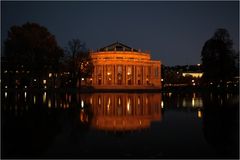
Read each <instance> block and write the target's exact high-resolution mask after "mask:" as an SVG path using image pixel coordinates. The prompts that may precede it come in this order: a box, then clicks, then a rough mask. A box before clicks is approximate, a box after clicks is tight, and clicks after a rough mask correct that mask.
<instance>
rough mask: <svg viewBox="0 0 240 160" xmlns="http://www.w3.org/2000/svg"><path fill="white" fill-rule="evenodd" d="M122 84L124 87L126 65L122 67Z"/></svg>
mask: <svg viewBox="0 0 240 160" xmlns="http://www.w3.org/2000/svg"><path fill="white" fill-rule="evenodd" d="M122 84H123V85H126V65H122Z"/></svg>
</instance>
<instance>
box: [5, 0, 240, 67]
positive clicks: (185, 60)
mask: <svg viewBox="0 0 240 160" xmlns="http://www.w3.org/2000/svg"><path fill="white" fill-rule="evenodd" d="M1 9H2V10H1V20H2V21H1V23H2V25H1V27H2V30H1V32H2V33H1V34H2V35H1V36H2V40H4V39H6V37H7V31H8V30H9V28H10V27H11V26H12V25H22V24H24V23H26V22H36V23H39V24H40V25H43V26H45V27H47V28H48V30H49V31H50V32H51V33H52V34H54V35H55V36H56V39H57V41H58V43H59V45H60V46H61V47H65V46H66V45H67V42H68V41H69V40H71V39H73V38H79V39H80V40H82V41H84V42H86V44H87V47H88V48H92V49H94V50H96V49H97V48H101V47H104V46H106V45H108V44H111V43H113V42H115V41H119V42H122V43H124V44H126V45H128V46H130V47H133V48H136V49H142V50H150V51H151V55H152V58H153V59H157V60H161V61H162V63H163V64H165V65H170V66H173V65H185V64H197V63H200V62H201V57H200V55H201V49H202V47H203V45H204V43H205V41H206V40H208V39H209V38H210V37H211V36H212V35H213V34H214V32H215V30H216V29H217V28H226V29H227V30H228V31H229V33H230V36H231V37H232V39H233V41H234V43H235V45H234V48H236V49H238V48H239V39H238V37H239V23H238V22H239V2H237V1H235V2H221V1H219V2H207V1H202V2H194V1H192V2H176V1H175V2H173V1H170V2H163V1H159V2H126V1H125V2H107V1H105V2H80V1H79V2H76V1H75V2H74V1H73V2H46V1H45V2H44V1H42V2H2V1H1Z"/></svg>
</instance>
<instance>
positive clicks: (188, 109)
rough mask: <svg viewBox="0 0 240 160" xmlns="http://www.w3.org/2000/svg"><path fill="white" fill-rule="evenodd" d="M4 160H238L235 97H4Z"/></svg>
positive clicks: (23, 94) (44, 94)
mask: <svg viewBox="0 0 240 160" xmlns="http://www.w3.org/2000/svg"><path fill="white" fill-rule="evenodd" d="M1 94H2V95H1V123H2V125H1V127H2V128H1V131H2V132H1V136H2V137H1V144H2V146H1V154H2V155H1V156H2V158H238V157H239V147H238V146H239V95H238V94H233V93H224V94H220V93H219V94H218V93H204V94H201V93H141V94H136V93H95V94H79V93H61V92H56V93H52V92H51V93H50V92H34V93H33V92H24V91H14V92H13V91H12V92H4V91H2V93H1Z"/></svg>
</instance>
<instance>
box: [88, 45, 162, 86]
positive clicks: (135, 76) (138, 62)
mask: <svg viewBox="0 0 240 160" xmlns="http://www.w3.org/2000/svg"><path fill="white" fill-rule="evenodd" d="M91 58H92V62H93V65H94V71H93V74H92V77H91V81H88V82H89V83H91V84H89V85H92V86H93V87H94V88H96V89H126V88H127V89H161V62H160V61H155V60H151V57H150V54H149V53H144V52H141V51H138V50H136V49H133V48H130V47H128V46H126V45H124V44H121V43H118V42H117V43H114V44H112V45H109V46H107V47H104V48H101V49H100V50H99V51H97V52H92V53H91Z"/></svg>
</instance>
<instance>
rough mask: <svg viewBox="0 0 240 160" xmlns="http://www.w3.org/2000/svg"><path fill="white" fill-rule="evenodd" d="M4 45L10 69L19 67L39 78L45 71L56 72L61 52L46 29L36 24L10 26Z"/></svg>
mask: <svg viewBox="0 0 240 160" xmlns="http://www.w3.org/2000/svg"><path fill="white" fill-rule="evenodd" d="M4 44H5V48H4V49H5V56H6V57H7V60H8V63H9V64H11V66H12V69H17V68H19V67H20V66H21V67H24V68H25V69H26V70H29V71H30V72H31V73H32V74H33V75H36V76H41V75H42V74H44V73H46V69H51V70H57V66H58V63H59V58H60V57H61V56H63V50H62V49H61V48H60V47H59V46H58V44H57V41H56V39H55V37H54V35H52V34H51V33H50V32H49V31H48V30H47V28H45V27H43V26H40V25H39V24H37V23H29V22H28V23H26V24H23V25H22V26H12V27H11V28H10V30H9V32H8V37H7V39H6V41H5V42H4Z"/></svg>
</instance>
